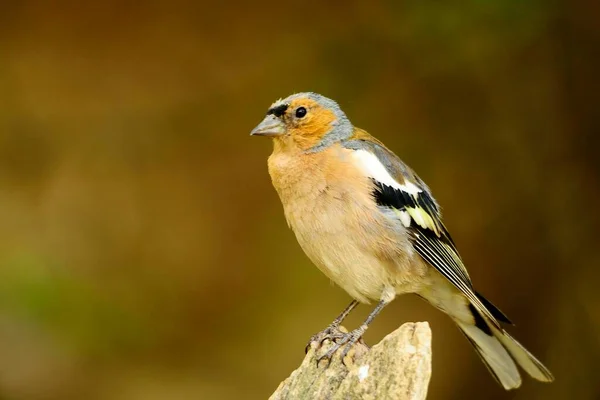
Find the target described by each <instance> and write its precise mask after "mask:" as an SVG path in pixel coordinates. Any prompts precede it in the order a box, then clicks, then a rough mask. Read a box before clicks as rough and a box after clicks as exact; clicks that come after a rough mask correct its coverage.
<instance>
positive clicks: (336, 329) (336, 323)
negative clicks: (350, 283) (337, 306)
mask: <svg viewBox="0 0 600 400" xmlns="http://www.w3.org/2000/svg"><path fill="white" fill-rule="evenodd" d="M357 305H358V301H356V300H352V303H350V304H348V307H346V308H345V309H344V311H342V313H341V314H340V315H338V316H337V318H336V319H334V320H333V322H332V323H331V324H329V326H328V327H327V328H325V329H323V330H322V331H321V332H319V333H315V334H314V335H312V336H311V338H310V340H309V341H308V343H307V344H306V348H305V349H304V351H305V352H308V349H309V348H310V345H311V344H312V343H317V344H318V346H321V344H322V343H323V341H325V340H327V339H329V340H331V341H332V342H333V341H335V340H336V339H339V338H342V337H343V336H344V332H342V331H341V330H340V324H341V323H342V321H344V320H345V319H346V317H347V316H348V315H349V314H350V312H352V310H354V308H355V307H356V306H357Z"/></svg>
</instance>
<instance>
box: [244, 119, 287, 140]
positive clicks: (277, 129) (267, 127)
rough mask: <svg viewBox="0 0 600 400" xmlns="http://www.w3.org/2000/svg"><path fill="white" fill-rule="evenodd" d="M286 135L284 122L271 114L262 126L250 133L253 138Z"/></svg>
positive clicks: (259, 125) (263, 121)
mask: <svg viewBox="0 0 600 400" xmlns="http://www.w3.org/2000/svg"><path fill="white" fill-rule="evenodd" d="M283 134H285V125H284V123H283V121H281V120H280V119H279V118H277V117H276V116H275V115H273V114H269V115H267V116H266V117H265V119H263V120H262V122H261V123H260V124H258V126H257V127H256V128H254V129H252V132H250V135H252V136H281V135H283Z"/></svg>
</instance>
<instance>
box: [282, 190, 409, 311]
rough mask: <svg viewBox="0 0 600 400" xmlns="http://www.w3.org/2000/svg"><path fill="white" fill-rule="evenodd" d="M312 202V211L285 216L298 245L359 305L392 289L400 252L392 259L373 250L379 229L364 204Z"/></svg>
mask: <svg viewBox="0 0 600 400" xmlns="http://www.w3.org/2000/svg"><path fill="white" fill-rule="evenodd" d="M316 203H317V204H321V206H315V207H314V208H313V209H312V210H310V212H306V211H305V212H303V213H299V214H293V215H290V214H289V213H288V221H289V222H290V225H291V227H292V229H293V230H294V233H295V234H296V238H297V239H298V242H299V244H300V246H301V247H302V249H303V250H304V252H305V253H306V254H307V256H308V257H309V258H310V259H311V261H312V262H313V263H314V264H315V265H316V266H317V267H318V268H319V269H320V270H321V271H322V272H323V273H324V274H325V275H326V276H327V277H329V278H330V279H331V280H332V281H333V282H334V283H336V284H337V285H338V286H340V287H341V288H342V289H344V290H345V291H346V292H348V294H349V295H350V296H352V297H354V298H355V299H357V300H358V301H360V302H363V303H369V302H370V300H375V301H377V300H379V299H380V298H381V294H382V292H383V291H384V289H385V288H386V287H389V286H396V285H395V281H396V278H397V275H398V272H399V271H400V269H399V261H401V259H402V256H401V254H397V255H396V257H393V258H392V257H388V256H385V255H384V254H383V253H382V252H381V251H377V240H376V239H377V238H378V237H381V236H382V232H380V231H382V230H383V228H382V227H380V226H379V225H378V223H377V221H374V220H373V215H372V210H369V209H368V206H362V205H360V204H353V203H352V202H344V201H341V200H339V199H329V200H328V201H322V202H316ZM388 242H389V240H388ZM394 244H395V243H394ZM394 244H391V245H392V246H393V245H394Z"/></svg>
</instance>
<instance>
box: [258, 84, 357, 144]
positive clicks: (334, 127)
mask: <svg viewBox="0 0 600 400" xmlns="http://www.w3.org/2000/svg"><path fill="white" fill-rule="evenodd" d="M302 98H306V99H310V100H313V101H315V102H316V103H318V104H319V105H321V106H322V107H323V108H325V109H328V110H330V111H331V112H333V114H334V115H335V117H336V119H335V120H334V121H333V122H332V123H331V130H330V131H329V132H328V133H327V134H325V136H323V139H321V141H320V142H319V143H318V144H317V145H316V146H314V147H312V148H310V149H309V150H307V152H309V153H314V152H317V151H320V150H323V149H325V148H327V147H328V146H330V145H332V144H333V143H336V142H339V141H341V140H344V139H347V138H349V137H350V136H352V131H353V129H354V128H353V126H352V123H351V122H350V120H349V119H348V117H347V116H346V114H345V113H344V112H343V111H342V109H341V108H340V106H339V105H338V103H336V102H335V101H333V100H331V99H330V98H328V97H325V96H323V95H320V94H318V93H314V92H302V93H295V94H292V95H291V96H288V97H286V98H285V99H281V100H278V101H276V102H275V103H274V104H273V105H272V106H271V108H270V110H279V109H282V108H283V107H285V106H286V105H289V104H290V103H291V102H292V101H293V100H297V99H302Z"/></svg>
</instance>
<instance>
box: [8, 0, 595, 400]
mask: <svg viewBox="0 0 600 400" xmlns="http://www.w3.org/2000/svg"><path fill="white" fill-rule="evenodd" d="M599 15H600V7H599V6H598V3H597V2H593V1H591V0H590V1H587V2H586V1H567V0H562V1H560V0H557V1H543V0H528V1H516V0H515V1H512V0H510V1H506V0H495V1H491V0H490V1H478V0H469V1H466V2H462V3H461V4H460V6H451V5H450V4H448V3H447V2H432V1H405V2H399V1H398V2H396V1H388V2H371V3H367V2H351V1H350V2H349V1H330V2H317V1H302V2H291V1H288V2H282V1H271V2H261V3H258V2H247V3H226V2H220V3H217V2H214V3H200V2H196V1H191V0H189V1H184V0H180V1H166V0H165V1H150V2H146V4H141V3H140V2H134V1H114V0H110V1H106V0H105V1H90V2H77V1H62V0H57V1H46V2H44V1H21V2H18V1H3V2H2V3H0V399H2V400H21V399H24V400H30V399H31V400H35V399H94V400H95V399H98V400H101V399H115V400H121V399H123V400H125V399H128V400H129V399H132V400H137V399H150V400H153V399H264V398H266V397H267V396H268V395H269V394H270V393H271V392H272V391H273V390H275V388H276V387H277V385H278V383H279V382H280V380H282V379H283V378H284V377H286V376H287V375H288V374H289V373H290V372H291V370H292V369H293V368H295V367H296V366H297V365H298V363H299V362H300V361H301V360H302V358H303V355H304V353H303V349H304V345H305V343H306V340H307V339H308V338H309V337H310V335H312V334H313V333H314V332H316V331H318V330H320V329H322V328H324V327H325V326H326V325H327V324H328V323H329V322H331V320H332V319H333V318H334V316H335V315H337V313H338V312H339V311H341V309H342V308H343V307H344V306H345V305H346V304H347V303H348V302H349V300H350V299H349V298H348V296H347V295H346V294H345V293H343V292H342V291H341V290H340V289H338V288H336V287H334V286H332V285H331V284H330V283H329V282H328V281H327V279H326V278H325V277H324V276H322V275H321V274H320V272H318V270H317V269H316V268H314V267H313V266H312V265H311V263H310V262H309V261H308V259H307V258H306V257H305V256H304V255H303V253H302V252H301V250H300V248H299V246H298V245H297V243H296V240H295V238H294V237H293V234H292V233H291V232H290V231H289V230H288V229H287V227H286V223H285V220H284V217H283V213H282V209H281V205H280V203H279V200H278V198H277V196H276V194H275V191H274V190H273V189H272V187H271V185H270V181H269V177H268V174H267V170H266V158H267V156H268V154H269V153H270V151H271V144H270V143H269V142H268V141H267V140H261V139H255V138H250V137H249V132H250V130H251V129H252V128H253V127H254V126H255V124H257V123H258V122H259V121H260V120H261V119H262V117H263V115H264V113H265V111H266V109H267V107H268V106H269V105H270V104H271V102H272V101H274V100H276V99H277V98H279V97H285V96H287V95H289V94H291V93H293V92H297V91H308V90H311V91H316V92H320V93H322V94H325V95H327V96H329V97H332V98H334V99H336V100H337V101H338V102H339V103H340V104H341V106H342V108H343V109H344V110H345V111H346V112H347V114H348V115H349V116H350V118H351V120H352V121H353V122H354V123H355V125H357V126H360V127H363V128H366V129H368V130H369V131H371V132H372V133H374V134H375V135H376V136H377V137H379V138H380V139H382V140H383V141H384V142H385V143H386V144H388V146H389V147H390V148H391V149H393V150H394V151H395V152H396V153H398V154H399V155H400V156H401V157H402V158H403V159H404V160H405V161H407V162H408V163H409V164H410V165H411V166H412V167H414V168H415V169H416V170H417V171H418V172H419V174H420V175H421V177H422V178H423V179H425V181H427V182H428V183H429V185H430V186H431V188H432V189H433V191H434V193H435V194H436V196H437V198H438V200H439V201H440V203H441V204H442V205H443V207H444V210H445V221H446V223H447V225H448V227H449V228H450V230H451V232H452V233H453V236H454V238H455V241H456V242H457V244H458V246H459V248H460V249H461V252H462V255H463V257H464V259H465V261H466V263H467V265H468V267H469V269H470V271H471V276H472V278H473V279H474V281H475V283H476V285H477V286H478V287H479V289H480V290H481V292H483V293H484V294H485V295H486V296H488V297H489V298H491V299H492V300H493V301H494V302H495V303H496V304H497V305H499V306H500V307H501V308H502V309H503V311H505V312H506V313H507V314H508V315H509V316H510V317H511V318H512V319H513V320H514V321H515V322H516V324H517V326H516V327H515V328H514V329H511V332H512V333H513V334H514V335H515V336H516V337H517V338H519V340H521V341H522V342H523V343H524V344H525V345H526V346H527V347H528V348H530V349H531V350H532V351H533V352H534V353H535V354H536V355H538V356H539V357H540V359H542V360H543V361H544V362H545V363H546V364H547V365H548V366H549V367H550V369H551V370H552V371H553V372H554V374H555V375H556V382H555V383H554V384H552V385H543V384H539V383H536V382H534V381H531V380H526V381H525V383H524V385H523V387H522V389H520V390H518V391H516V392H511V393H505V392H504V391H503V390H502V389H501V388H500V387H499V386H498V385H497V384H496V383H495V382H494V381H493V379H492V378H491V377H490V376H489V374H488V372H487V371H486V369H485V367H484V366H483V364H482V363H481V362H480V361H479V360H478V358H477V356H476V355H475V353H474V352H473V351H472V350H471V348H470V345H469V344H468V343H467V341H466V340H465V339H464V338H463V337H462V335H461V334H460V333H459V332H458V330H457V329H456V328H455V327H454V326H453V325H452V323H451V322H450V320H449V319H448V318H446V317H445V316H444V315H442V314H441V313H439V312H438V311H436V310H434V309H433V308H432V307H430V306H429V305H427V304H425V303H424V302H422V301H420V300H418V299H416V298H414V297H411V296H404V297H401V298H399V299H398V300H397V301H396V302H394V304H393V305H392V306H390V307H389V308H388V309H386V310H385V311H384V313H383V315H382V316H381V317H380V318H378V319H377V320H376V321H375V323H374V324H373V326H372V328H371V329H370V330H369V332H368V333H367V335H366V340H367V342H370V343H375V342H377V341H379V340H380V339H381V338H382V337H383V336H384V335H385V334H387V333H389V332H391V331H392V330H393V329H395V328H396V327H398V326H399V325H400V324H401V323H402V322H404V321H410V320H414V321H418V320H427V321H429V322H430V323H431V325H432V330H433V335H434V343H433V347H434V365H433V379H432V382H431V386H430V395H429V397H430V398H431V399H470V398H473V399H509V398H512V399H594V398H595V399H597V398H600V374H599V372H598V365H599V362H600V344H599V341H600V295H599V293H598V292H599V290H600V289H598V288H597V287H596V286H597V285H598V283H599V282H600V279H599V278H600V269H599V264H600V256H599V255H598V252H597V251H598V250H599V247H600V246H599V243H598V236H599V235H598V226H599V224H600V220H599V212H598V204H599V200H600V196H599V191H600V188H599V185H598V180H599V179H598V178H599V168H598V166H599V162H598V157H599V156H598V151H599V140H598V135H599V134H600V129H599V127H600V122H599V121H600V120H599V118H598V93H599V92H600V84H599V82H600V79H599V77H598V71H599V70H600V52H599V48H600V47H599V46H598V45H599V43H600V24H599V23H598V16H599ZM368 311H369V307H360V311H357V312H356V313H355V315H353V316H352V317H351V318H350V320H349V321H348V324H347V326H349V327H354V326H355V325H356V324H358V323H359V322H360V321H361V320H362V319H363V318H364V317H365V315H366V314H367V312H368Z"/></svg>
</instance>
